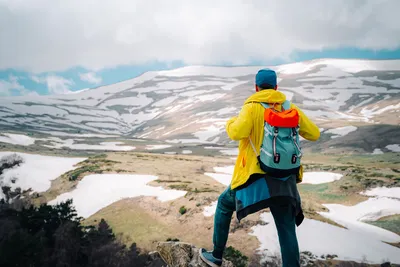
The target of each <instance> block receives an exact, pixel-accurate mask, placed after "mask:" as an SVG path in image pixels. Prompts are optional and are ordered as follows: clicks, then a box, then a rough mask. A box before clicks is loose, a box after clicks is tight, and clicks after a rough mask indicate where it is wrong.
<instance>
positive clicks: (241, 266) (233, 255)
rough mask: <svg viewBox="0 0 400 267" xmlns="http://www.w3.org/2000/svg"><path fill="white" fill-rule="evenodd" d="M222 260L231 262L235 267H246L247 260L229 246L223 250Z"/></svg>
mask: <svg viewBox="0 0 400 267" xmlns="http://www.w3.org/2000/svg"><path fill="white" fill-rule="evenodd" d="M224 259H226V260H228V261H231V262H232V263H233V266H235V267H246V266H247V262H248V260H249V259H248V258H247V256H245V255H243V254H242V252H240V251H239V250H237V249H235V248H233V247H231V246H230V247H227V248H226V249H225V251H224Z"/></svg>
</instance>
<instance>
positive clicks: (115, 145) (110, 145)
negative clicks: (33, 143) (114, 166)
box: [44, 138, 136, 151]
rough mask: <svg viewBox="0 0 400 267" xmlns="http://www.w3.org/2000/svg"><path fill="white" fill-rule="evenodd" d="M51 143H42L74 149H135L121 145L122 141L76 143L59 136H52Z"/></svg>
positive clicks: (59, 147)
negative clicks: (97, 143)
mask: <svg viewBox="0 0 400 267" xmlns="http://www.w3.org/2000/svg"><path fill="white" fill-rule="evenodd" d="M50 140H52V142H51V145H44V146H45V147H50V148H56V149H62V148H63V147H68V148H70V149H74V150H108V151H130V150H134V149H136V147H134V146H121V145H122V144H124V143H122V142H101V143H100V144H99V145H88V144H76V143H75V140H73V139H66V140H62V139H60V138H53V139H50Z"/></svg>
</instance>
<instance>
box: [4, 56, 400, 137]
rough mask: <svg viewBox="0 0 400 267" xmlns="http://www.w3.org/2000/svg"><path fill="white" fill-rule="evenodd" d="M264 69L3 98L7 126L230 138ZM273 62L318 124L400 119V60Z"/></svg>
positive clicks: (200, 70) (167, 75)
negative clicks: (228, 125) (231, 123)
mask: <svg viewBox="0 0 400 267" xmlns="http://www.w3.org/2000/svg"><path fill="white" fill-rule="evenodd" d="M260 68H262V67H204V66H192V67H184V68H180V69H176V70H171V71H160V72H148V73H145V74H143V75H141V76H140V77H137V78H135V79H131V80H127V81H124V82H120V83H117V84H113V85H108V86H102V87H99V88H94V89H90V90H84V91H82V92H79V93H76V94H68V95H53V96H26V97H3V98H0V130H2V132H6V131H7V130H14V131H22V132H24V131H41V132H43V131H45V132H47V133H51V132H52V131H57V132H64V133H70V134H76V133H91V134H114V135H123V136H126V137H137V138H148V139H159V140H164V141H168V142H171V143H217V142H219V143H224V142H226V141H227V138H226V134H224V133H223V132H224V125H225V122H226V120H227V119H228V118H229V117H231V116H234V115H237V113H238V112H239V111H240V108H241V105H242V104H243V101H244V100H245V99H246V98H247V97H248V96H249V95H250V94H252V93H253V92H254V91H253V86H254V85H253V83H254V82H253V81H254V75H255V73H256V72H257V71H258V70H259V69H260ZM271 68H273V69H275V70H277V72H278V75H279V80H280V90H281V91H283V92H284V93H285V94H286V95H287V98H288V99H291V100H292V101H293V102H295V103H296V104H298V105H299V106H300V107H302V108H303V110H304V111H305V113H306V114H308V115H309V116H310V117H313V118H315V119H317V120H316V121H317V123H318V124H324V123H325V124H326V123H327V122H331V121H336V122H338V123H336V125H337V126H336V128H339V127H340V126H348V127H351V126H352V125H351V124H357V123H358V124H360V123H362V124H370V125H375V124H377V123H378V124H379V123H385V124H387V123H389V124H391V125H395V126H398V124H399V122H400V119H399V115H400V113H399V111H400V106H399V105H398V103H399V100H400V60H391V61H365V60H337V59H329V60H328V59H326V60H325V59H324V60H314V61H309V62H301V63H294V64H287V65H281V66H274V67H271ZM342 124H343V125H342ZM349 124H350V125H349ZM324 128H335V127H329V126H328V127H326V126H325V125H324ZM351 128H352V129H356V127H354V126H353V127H351ZM358 131H359V128H358V127H357V130H355V131H353V132H351V133H350V132H349V136H351V135H352V134H356V133H357V132H358ZM327 133H329V131H327ZM339 137H340V138H347V136H342V135H339ZM4 138H6V137H3V139H4ZM340 138H335V139H340ZM332 142H333V141H332Z"/></svg>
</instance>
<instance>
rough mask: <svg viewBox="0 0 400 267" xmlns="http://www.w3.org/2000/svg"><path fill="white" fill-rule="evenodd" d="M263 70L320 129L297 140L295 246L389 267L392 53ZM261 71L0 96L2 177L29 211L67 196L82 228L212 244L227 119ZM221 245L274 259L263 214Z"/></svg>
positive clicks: (228, 161) (154, 77)
mask: <svg viewBox="0 0 400 267" xmlns="http://www.w3.org/2000/svg"><path fill="white" fill-rule="evenodd" d="M273 68H274V69H276V70H277V72H278V75H279V76H278V77H279V79H280V89H279V90H282V91H283V92H284V93H285V94H286V96H287V98H288V99H290V100H291V101H293V102H294V103H295V104H296V105H298V106H299V107H301V108H302V109H303V110H304V112H305V113H306V114H307V115H308V116H309V117H311V118H312V119H313V120H314V121H315V122H316V124H317V125H318V127H319V128H320V131H321V138H320V140H318V141H317V142H314V143H311V142H308V141H305V140H302V141H301V145H302V148H303V150H304V152H305V156H304V159H303V163H304V170H305V176H304V180H303V183H301V184H299V185H298V188H299V191H300V194H301V198H302V206H303V210H304V213H305V216H306V220H305V222H304V224H303V225H302V226H300V227H299V228H298V229H297V232H298V236H299V244H300V249H301V250H302V251H303V252H305V251H309V252H311V253H312V254H314V255H315V256H316V257H318V258H319V259H322V255H326V254H331V255H336V256H337V257H335V258H336V259H338V260H345V261H357V262H362V261H366V262H369V263H376V264H378V263H382V262H384V261H385V260H390V261H391V262H393V263H398V264H400V258H399V255H400V253H399V252H400V250H399V244H400V232H399V225H400V218H399V214H400V205H399V204H400V191H399V188H400V147H399V145H400V139H399V136H400V105H399V102H400V61H398V60H392V61H361V60H360V61H359V60H333V59H329V60H328V59H327V60H315V61H309V62H301V63H295V64H288V65H281V66H274V67H273ZM258 69H259V67H235V68H226V67H202V66H193V67H185V68H181V69H176V70H172V71H160V72H149V73H145V74H143V75H142V76H139V77H137V78H134V79H132V80H128V81H124V82H121V83H118V84H113V85H108V86H102V87H99V88H93V89H90V90H86V91H83V92H80V93H77V94H69V95H53V96H29V97H3V98H0V158H2V157H9V156H10V155H12V154H14V153H17V154H18V155H19V156H20V157H21V158H22V159H23V162H22V163H21V164H20V165H19V166H16V167H14V168H12V169H9V170H6V171H5V172H4V173H3V174H1V173H0V184H1V186H10V187H11V189H16V188H21V191H22V192H23V195H24V196H25V197H26V198H29V199H30V200H31V201H32V202H33V203H35V204H36V205H39V204H42V203H49V204H51V205H54V204H56V203H59V202H60V201H65V200H66V199H73V204H74V205H75V207H76V209H77V212H78V215H79V216H82V217H83V218H84V223H85V224H87V225H90V224H95V223H98V222H99V221H100V220H101V219H103V218H104V219H105V220H106V221H107V222H108V223H109V224H110V226H111V227H112V229H113V230H114V231H115V232H116V233H117V234H118V235H119V237H120V238H121V239H122V240H123V242H124V243H126V244H131V243H132V242H136V243H137V244H138V245H139V246H140V247H143V248H145V249H147V250H149V251H151V250H154V249H155V246H156V243H157V242H158V241H166V240H167V239H179V240H180V241H184V242H189V243H193V244H196V246H198V247H201V246H202V247H207V248H211V244H212V242H211V240H212V231H213V218H214V217H213V215H214V212H215V208H216V201H217V199H218V196H219V195H220V193H221V192H222V191H223V190H224V189H225V188H226V186H227V185H229V183H230V177H231V175H232V172H233V166H234V164H235V160H236V156H237V153H238V151H237V143H236V142H233V141H230V140H229V139H228V137H227V135H226V133H225V122H226V120H227V119H229V118H230V117H231V116H235V115H237V113H238V112H239V111H240V107H241V105H242V104H243V102H244V100H245V99H246V98H247V97H248V96H249V95H250V94H251V93H252V92H253V91H252V90H253V78H254V73H256V71H257V70H258ZM24 190H28V191H27V192H24ZM0 197H6V196H5V195H4V194H3V195H0ZM7 197H9V198H10V197H11V198H12V196H7ZM321 244H324V245H323V246H321ZM228 245H229V246H233V247H234V248H236V249H238V250H240V251H241V252H243V253H244V254H245V255H247V256H248V257H250V258H251V257H254V256H255V255H256V254H258V256H259V257H262V258H264V259H268V258H271V257H274V256H276V255H277V253H279V247H278V239H277V235H276V230H275V226H274V222H273V220H272V217H271V215H270V213H269V212H268V211H261V212H258V213H257V214H252V215H251V216H249V217H248V218H246V219H245V220H243V221H242V222H241V223H240V224H237V223H236V222H235V220H232V225H231V235H230V237H229V244H228Z"/></svg>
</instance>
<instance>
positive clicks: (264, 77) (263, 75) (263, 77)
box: [256, 69, 277, 89]
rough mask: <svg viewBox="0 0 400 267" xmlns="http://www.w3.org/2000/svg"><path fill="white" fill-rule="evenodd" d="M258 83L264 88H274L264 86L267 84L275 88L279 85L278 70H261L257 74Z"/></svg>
mask: <svg viewBox="0 0 400 267" xmlns="http://www.w3.org/2000/svg"><path fill="white" fill-rule="evenodd" d="M256 85H257V86H259V87H261V88H263V89H272V88H265V87H264V86H267V85H269V86H272V87H273V88H275V86H276V85H277V78H276V72H275V71H273V70H271V69H262V70H259V71H258V73H257V75H256Z"/></svg>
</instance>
